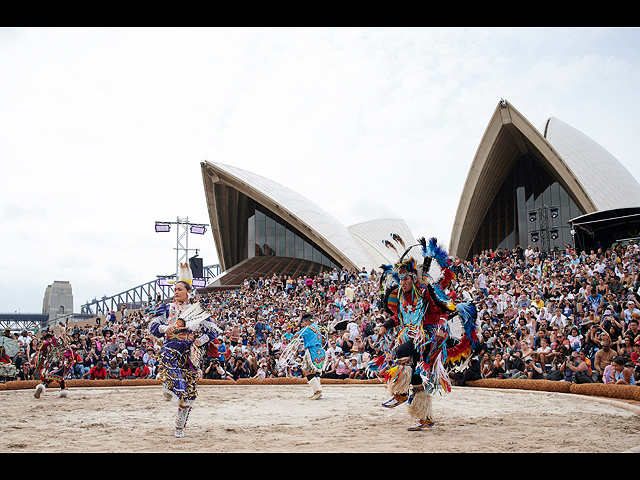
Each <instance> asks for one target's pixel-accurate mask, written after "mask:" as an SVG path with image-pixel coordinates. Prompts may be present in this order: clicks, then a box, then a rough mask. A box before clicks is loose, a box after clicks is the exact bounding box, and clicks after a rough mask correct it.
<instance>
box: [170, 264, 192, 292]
mask: <svg viewBox="0 0 640 480" xmlns="http://www.w3.org/2000/svg"><path fill="white" fill-rule="evenodd" d="M179 282H183V283H184V284H185V285H187V290H191V284H192V283H193V273H191V267H189V264H188V263H180V264H179V265H178V276H177V278H176V280H173V281H171V282H170V283H173V284H176V283H179Z"/></svg>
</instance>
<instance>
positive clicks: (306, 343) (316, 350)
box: [280, 313, 327, 400]
mask: <svg viewBox="0 0 640 480" xmlns="http://www.w3.org/2000/svg"><path fill="white" fill-rule="evenodd" d="M298 327H300V330H299V331H298V332H296V334H295V335H294V336H293V337H292V339H291V342H290V343H289V345H288V347H287V348H286V349H285V350H284V351H283V352H282V355H281V356H280V363H281V364H282V365H286V364H287V363H288V362H290V361H291V360H293V358H295V356H296V355H297V353H298V350H299V349H300V348H303V349H304V356H303V358H302V374H303V375H304V377H305V378H306V379H307V383H308V385H309V387H310V388H311V397H310V398H311V400H319V399H320V398H321V397H322V384H321V383H320V374H321V373H322V369H323V368H324V362H325V359H326V358H327V356H326V353H325V351H324V348H322V344H323V342H322V340H323V336H322V332H321V331H320V328H319V327H318V325H317V324H316V323H315V322H314V321H313V317H312V316H311V315H310V314H308V313H305V314H304V315H302V318H301V319H300V322H299V324H298Z"/></svg>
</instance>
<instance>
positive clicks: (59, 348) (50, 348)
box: [33, 324, 75, 398]
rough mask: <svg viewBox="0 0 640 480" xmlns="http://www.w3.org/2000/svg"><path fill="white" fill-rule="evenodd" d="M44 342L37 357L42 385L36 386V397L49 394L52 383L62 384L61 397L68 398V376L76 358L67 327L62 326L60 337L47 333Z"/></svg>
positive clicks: (37, 367) (37, 366) (37, 369)
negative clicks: (66, 381) (48, 390)
mask: <svg viewBox="0 0 640 480" xmlns="http://www.w3.org/2000/svg"><path fill="white" fill-rule="evenodd" d="M42 338H43V339H44V342H42V345H40V348H39V349H38V353H37V356H36V372H38V373H39V375H40V383H39V384H38V385H37V386H36V391H35V393H34V394H33V396H34V397H36V398H40V395H42V394H44V393H46V392H47V387H48V386H49V385H50V384H51V382H52V381H57V382H58V383H59V384H60V392H59V396H61V397H66V396H67V394H68V389H67V386H66V384H65V381H64V379H65V377H66V375H67V374H68V373H69V372H71V371H72V370H73V366H74V363H75V357H74V355H73V353H72V351H71V346H70V344H69V338H68V336H67V330H66V327H65V326H64V325H63V324H60V335H59V336H55V335H54V334H53V333H51V332H45V333H44V335H43V337H42Z"/></svg>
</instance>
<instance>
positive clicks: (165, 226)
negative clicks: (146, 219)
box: [156, 223, 171, 232]
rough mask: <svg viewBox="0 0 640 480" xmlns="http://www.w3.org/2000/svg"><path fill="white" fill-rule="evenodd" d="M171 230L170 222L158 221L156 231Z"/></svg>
mask: <svg viewBox="0 0 640 480" xmlns="http://www.w3.org/2000/svg"><path fill="white" fill-rule="evenodd" d="M170 230H171V225H169V224H168V223H156V232H168V231H170Z"/></svg>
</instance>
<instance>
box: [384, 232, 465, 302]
mask: <svg viewBox="0 0 640 480" xmlns="http://www.w3.org/2000/svg"><path fill="white" fill-rule="evenodd" d="M391 238H392V239H393V240H395V241H396V242H398V243H399V244H400V245H402V246H403V247H405V251H404V253H403V254H402V255H401V256H400V258H399V260H398V261H397V262H396V263H395V264H393V265H381V266H380V268H381V269H382V275H381V277H380V285H381V288H382V291H383V292H382V298H381V303H382V306H383V307H384V308H385V310H387V311H388V312H389V313H391V312H392V311H393V310H394V308H393V307H394V306H395V305H394V304H395V303H396V302H397V298H394V297H393V295H394V293H395V292H396V291H397V288H398V284H399V283H400V275H399V272H401V271H402V270H405V271H406V272H407V273H408V274H410V275H412V276H413V278H414V284H415V285H426V287H427V288H428V289H429V292H430V293H431V296H432V297H433V298H435V299H436V300H437V301H438V302H439V303H440V305H441V307H443V309H445V310H450V311H451V310H454V309H455V306H454V304H453V303H452V302H451V301H450V299H449V297H448V295H447V294H446V292H445V289H446V288H448V287H449V285H450V284H451V281H452V280H453V279H454V278H455V273H454V271H453V269H452V268H451V264H452V262H451V257H450V256H449V254H448V253H447V252H446V250H444V249H443V248H442V247H441V246H440V245H438V240H437V239H436V238H435V237H432V238H430V239H429V241H427V240H426V239H425V237H421V238H419V239H417V241H418V243H416V244H415V245H411V246H410V247H408V248H407V247H406V245H405V242H404V241H403V240H402V238H401V237H400V236H399V235H397V234H394V233H392V234H391ZM385 241H386V242H388V243H389V244H391V242H389V241H388V240H384V241H383V243H384V242H385ZM391 245H392V244H391ZM392 246H393V245H392ZM413 247H420V253H421V254H422V257H423V260H422V264H421V265H419V264H418V262H417V261H416V260H415V259H414V258H413V257H411V256H408V254H409V251H410V250H411V249H412V248H413ZM393 249H394V250H396V249H395V247H394V248H393ZM396 252H397V250H396ZM389 303H391V305H389Z"/></svg>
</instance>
